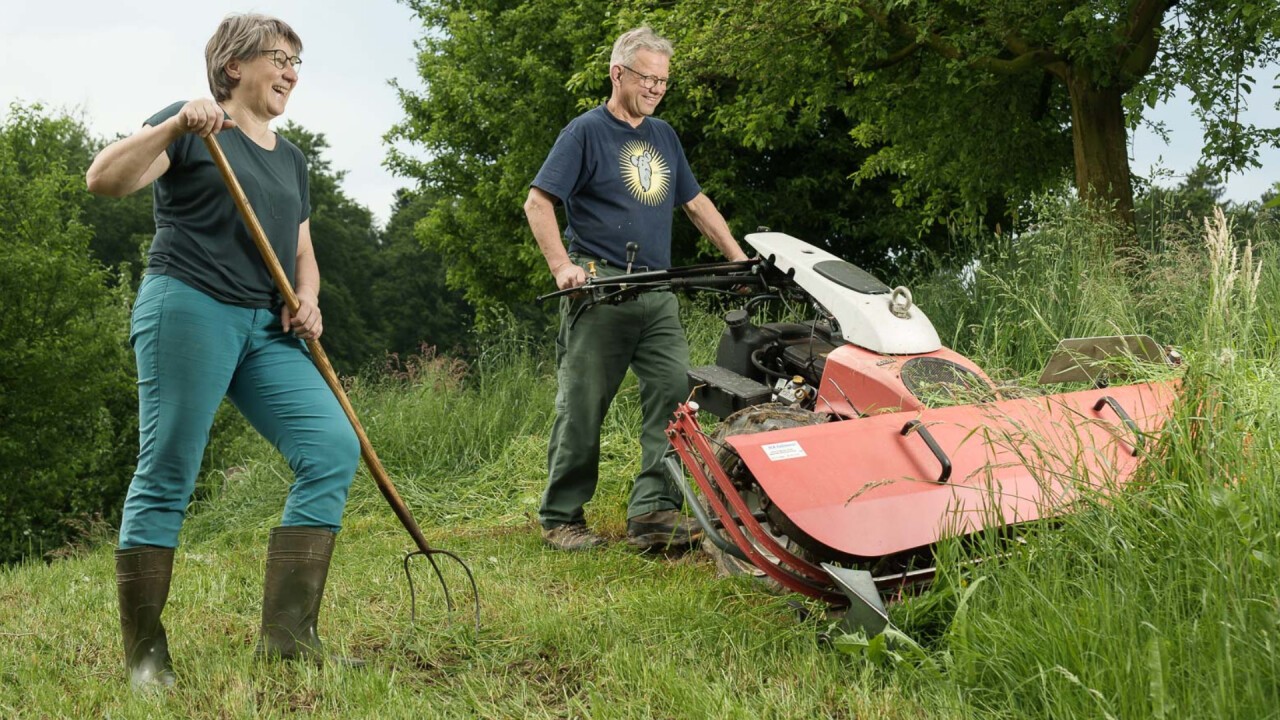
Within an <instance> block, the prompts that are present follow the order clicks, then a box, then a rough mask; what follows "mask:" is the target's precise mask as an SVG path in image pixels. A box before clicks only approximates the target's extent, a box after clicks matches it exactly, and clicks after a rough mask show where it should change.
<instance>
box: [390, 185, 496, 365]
mask: <svg viewBox="0 0 1280 720" xmlns="http://www.w3.org/2000/svg"><path fill="white" fill-rule="evenodd" d="M436 202H438V200H437V198H435V197H434V196H433V195H432V194H431V193H428V192H417V193H415V192H410V191H407V190H402V191H400V192H399V193H398V194H397V195H396V204H395V209H394V211H393V212H392V214H391V220H390V221H388V222H387V227H386V230H384V231H383V234H382V244H381V245H380V246H379V248H378V252H377V255H376V256H375V258H374V268H375V271H374V280H373V284H372V286H371V287H370V288H369V296H370V297H371V298H372V302H373V306H374V307H376V308H378V319H379V320H380V321H381V327H382V346H383V347H384V348H385V349H386V351H387V352H389V353H395V354H398V355H401V356H404V355H408V354H410V353H416V352H419V351H420V350H421V349H422V345H423V344H428V345H433V346H435V347H437V348H440V349H441V350H444V351H447V352H449V353H450V354H453V355H455V356H457V355H465V354H466V348H467V346H468V345H469V344H470V341H471V338H470V337H469V333H470V331H471V326H472V324H473V322H474V319H475V314H474V313H473V312H472V310H471V307H470V306H469V305H467V303H466V302H465V301H464V300H463V299H462V295H461V293H458V292H456V291H451V290H449V289H448V288H447V287H446V286H445V269H444V263H443V262H442V261H441V259H440V256H439V254H437V253H435V252H433V251H431V250H428V249H427V248H425V247H423V245H422V243H420V242H418V239H417V237H416V236H415V235H414V226H415V225H416V224H417V223H418V222H419V221H420V220H421V219H422V218H423V217H425V216H426V215H427V213H428V212H430V210H431V208H432V207H433V206H434V205H435V203H436Z"/></svg>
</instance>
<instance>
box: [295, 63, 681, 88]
mask: <svg viewBox="0 0 1280 720" xmlns="http://www.w3.org/2000/svg"><path fill="white" fill-rule="evenodd" d="M282 67H283V66H282ZM618 67H620V68H622V69H623V70H630V71H631V72H632V73H633V74H634V75H635V76H636V77H638V78H640V87H642V88H644V89H645V90H652V89H653V88H654V87H656V86H658V85H661V86H662V87H663V88H664V89H665V88H668V87H670V79H669V78H664V77H658V76H657V75H645V74H644V73H640V72H637V71H635V70H631V68H629V67H627V66H626V65H618Z"/></svg>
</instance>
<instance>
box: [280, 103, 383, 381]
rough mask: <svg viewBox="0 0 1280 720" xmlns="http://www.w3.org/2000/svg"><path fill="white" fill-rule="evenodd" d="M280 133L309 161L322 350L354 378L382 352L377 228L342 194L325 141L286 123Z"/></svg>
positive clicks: (363, 210) (370, 217) (341, 174)
mask: <svg viewBox="0 0 1280 720" xmlns="http://www.w3.org/2000/svg"><path fill="white" fill-rule="evenodd" d="M280 134H281V135H283V136H284V137H286V138H288V139H289V141H290V142H292V143H293V144H295V145H297V146H298V148H299V149H300V150H302V154H303V155H305V156H306V158H307V170H308V174H309V177H310V183H311V188H310V189H311V238H312V242H313V245H314V246H315V253H316V262H317V263H318V264H319V266H320V309H321V311H322V312H323V313H324V328H325V329H324V338H323V341H324V348H325V353H326V354H327V355H328V356H329V358H330V359H331V360H332V361H333V365H334V368H335V369H338V370H340V371H342V372H345V373H354V372H355V371H357V370H359V369H360V367H361V366H362V365H364V364H366V363H367V362H369V361H370V360H371V359H374V358H376V357H379V356H380V355H381V353H382V351H383V346H382V343H381V337H380V333H379V331H378V326H379V321H378V313H377V310H376V308H375V306H374V305H373V304H372V303H371V302H370V299H369V287H370V286H371V284H372V282H373V278H374V254H375V253H376V252H377V248H378V229H377V227H376V226H375V225H374V222H373V214H372V213H370V212H369V209H368V208H366V207H364V206H363V205H360V204H359V203H357V202H356V201H354V200H352V199H351V198H349V197H347V195H346V194H345V193H343V191H342V187H341V185H342V179H343V177H344V176H345V175H346V173H345V172H343V171H340V170H334V169H333V167H332V165H331V164H330V162H329V160H328V159H326V158H325V157H324V152H325V150H327V149H328V148H329V142H328V141H327V140H326V139H325V136H324V135H323V134H322V133H313V132H310V131H308V130H307V129H305V128H303V127H302V126H301V125H298V124H297V123H294V122H293V121H289V122H287V123H285V125H284V127H282V128H280Z"/></svg>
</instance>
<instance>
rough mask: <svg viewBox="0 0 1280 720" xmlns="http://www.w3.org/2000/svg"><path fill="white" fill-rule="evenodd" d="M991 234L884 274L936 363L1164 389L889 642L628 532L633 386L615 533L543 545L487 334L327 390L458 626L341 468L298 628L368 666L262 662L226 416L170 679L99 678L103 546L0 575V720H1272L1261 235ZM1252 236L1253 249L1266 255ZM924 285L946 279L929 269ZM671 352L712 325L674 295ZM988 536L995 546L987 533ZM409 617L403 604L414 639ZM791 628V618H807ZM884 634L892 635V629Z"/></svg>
mask: <svg viewBox="0 0 1280 720" xmlns="http://www.w3.org/2000/svg"><path fill="white" fill-rule="evenodd" d="M1051 215H1052V219H1050V220H1046V221H1045V222H1043V223H1042V224H1041V225H1040V226H1038V227H1035V228H1032V229H1031V230H1029V231H1027V232H1025V233H1022V234H1021V235H1020V236H1019V237H1017V238H1010V237H1006V236H996V237H990V238H984V239H982V241H981V244H980V245H979V247H980V248H981V252H980V253H979V255H978V259H977V260H976V261H975V262H970V263H967V264H965V266H964V269H963V270H960V271H956V270H954V269H953V270H950V271H945V272H944V271H938V272H932V273H920V274H919V276H918V277H913V278H886V279H887V280H889V281H890V282H891V283H894V284H896V283H898V282H903V281H908V282H909V283H910V285H911V287H912V289H913V294H914V295H915V298H916V301H917V303H919V304H920V305H921V306H922V307H924V308H925V309H926V311H927V312H928V313H929V315H930V317H931V318H932V320H933V321H934V323H935V325H937V327H938V328H939V331H940V334H941V335H942V336H943V338H944V342H946V343H947V344H949V345H951V346H952V347H954V348H956V349H957V350H959V351H961V352H964V353H966V354H968V355H970V356H971V357H973V358H974V359H975V360H977V361H978V362H979V363H980V364H982V365H983V366H984V367H986V368H987V369H988V370H989V372H991V373H992V374H993V375H995V376H996V377H999V378H1000V379H1001V380H1002V381H1005V382H1009V383H1012V384H1025V383H1027V382H1028V378H1033V377H1034V376H1035V375H1036V374H1037V373H1038V371H1039V369H1040V365H1041V363H1042V362H1043V361H1044V359H1045V357H1046V356H1047V354H1048V352H1049V351H1050V350H1051V349H1052V347H1053V345H1054V343H1056V341H1057V340H1058V339H1059V338H1062V337H1082V336H1090V335H1106V334H1119V333H1132V332H1140V333H1144V334H1149V335H1152V336H1153V337H1155V338H1157V339H1158V340H1159V341H1161V342H1167V343H1172V344H1174V345H1176V346H1177V347H1178V348H1179V350H1180V351H1181V352H1182V354H1183V355H1184V356H1185V358H1186V361H1185V363H1184V366H1183V369H1182V370H1181V375H1182V377H1181V383H1182V392H1181V397H1180V399H1179V402H1178V405H1177V408H1176V411H1175V414H1174V416H1173V418H1172V419H1171V420H1170V422H1169V424H1168V426H1167V428H1166V431H1165V432H1164V434H1163V435H1162V436H1161V437H1160V438H1158V439H1155V440H1153V441H1152V442H1150V443H1149V445H1150V446H1151V450H1150V452H1149V453H1148V455H1147V458H1146V462H1145V463H1144V464H1143V466H1142V469H1141V472H1140V473H1139V476H1138V477H1137V478H1136V479H1135V482H1133V483H1132V484H1131V486H1130V487H1129V488H1127V489H1126V490H1125V491H1124V492H1122V493H1119V494H1116V495H1112V496H1110V497H1108V498H1107V499H1106V500H1105V501H1102V500H1099V501H1096V502H1081V503H1079V507H1078V509H1077V512H1075V513H1074V514H1072V515H1070V516H1067V517H1064V518H1062V519H1061V520H1059V521H1057V522H1054V523H1052V524H1048V523H1046V524H1044V525H1042V526H1037V527H1034V528H1029V529H1028V530H1027V531H1026V532H1025V534H1024V536H1023V537H1024V540H1025V542H1023V543H1021V544H1018V545H1016V546H1014V547H1013V548H1012V549H1010V548H1009V547H1008V546H1007V545H1002V546H1001V551H1000V552H998V553H993V554H992V556H991V558H990V559H989V560H988V561H987V562H983V563H981V564H980V565H972V564H965V563H962V562H961V560H963V559H964V558H963V557H962V555H963V554H964V553H968V552H972V547H966V548H961V547H959V546H957V545H953V544H947V545H944V546H943V547H941V548H939V560H940V568H941V569H942V572H941V573H940V576H939V578H938V580H937V582H936V583H935V585H934V587H933V588H932V589H930V590H929V591H927V592H925V593H923V594H921V595H919V596H916V597H912V598H909V599H907V600H905V601H902V602H898V603H895V604H892V605H890V608H889V610H890V617H891V620H892V621H893V622H894V624H895V626H896V628H897V630H896V633H897V634H896V635H895V636H894V637H891V638H889V639H887V640H886V639H883V638H881V639H878V640H870V641H868V640H866V639H863V638H854V637H840V636H838V635H837V636H834V637H833V636H832V634H831V633H830V627H831V623H830V621H829V620H828V619H827V618H825V617H824V616H823V614H822V613H821V612H820V608H817V607H814V606H812V605H810V604H807V603H798V601H797V600H796V598H794V597H786V596H777V595H773V594H770V593H768V592H766V591H765V590H763V589H762V588H760V587H758V586H757V585H755V584H753V583H752V582H751V581H750V580H747V579H743V578H725V577H719V576H717V574H716V571H715V567H714V564H713V563H712V562H711V561H710V560H709V559H708V558H707V557H706V556H704V555H702V554H700V553H694V554H689V555H685V556H682V557H676V558H668V557H661V556H648V555H640V554H637V553H635V552H633V551H631V550H629V549H628V548H627V547H626V545H625V543H623V542H622V539H623V537H624V524H625V518H624V514H625V498H626V495H627V491H628V487H627V483H628V480H627V479H628V478H629V477H630V476H631V475H632V474H633V473H634V472H635V471H636V470H637V463H638V452H637V449H636V447H635V441H634V436H635V428H636V427H637V426H638V422H639V402H638V395H637V388H636V386H635V383H634V381H633V380H628V382H627V383H626V384H625V385H624V388H623V390H622V392H621V394H620V395H619V397H618V399H617V401H616V402H615V405H614V408H613V410H612V411H611V413H610V416H609V419H608V421H607V424H606V428H605V434H604V437H603V450H602V453H603V455H602V477H603V478H604V481H603V483H602V487H601V490H600V492H599V493H598V494H597V496H596V499H595V500H594V501H593V502H592V503H591V504H590V505H589V506H588V513H589V518H590V520H591V522H592V524H593V525H594V526H595V527H597V528H598V529H599V530H600V531H602V533H603V534H605V535H606V536H608V537H609V538H610V539H611V540H612V541H613V542H611V543H610V544H609V546H608V547H607V548H605V549H603V550H601V551H599V552H590V553H581V554H564V553H557V552H554V551H551V550H549V549H547V548H546V547H545V546H544V545H543V544H542V542H541V540H540V537H539V535H538V532H537V526H536V522H535V519H534V518H535V515H536V509H537V505H538V500H539V497H540V493H541V490H542V485H543V482H544V472H545V450H546V436H547V431H548V429H549V426H550V421H551V407H552V400H553V397H554V393H555V382H554V376H553V369H552V366H551V363H550V360H549V359H548V352H547V348H545V347H543V344H542V343H540V342H537V341H534V340H531V339H528V338H525V337H523V336H521V335H520V334H519V333H517V332H514V331H512V332H510V333H501V332H496V333H494V334H493V335H494V337H493V339H492V340H491V341H490V342H489V343H488V345H487V346H486V347H487V350H486V351H485V352H483V353H482V354H480V355H479V356H478V357H477V359H476V360H475V361H474V362H472V363H470V364H468V365H463V364H461V363H459V362H457V361H455V360H451V359H449V358H446V357H443V356H436V355H434V354H432V353H429V352H428V353H426V354H424V355H421V356H415V357H413V358H407V359H405V360H404V361H403V362H399V363H397V364H396V365H395V367H394V368H393V371H391V372H388V371H385V370H384V371H379V372H368V373H365V374H362V375H360V376H358V377H355V378H352V379H349V381H348V383H349V387H350V392H351V396H352V398H353V400H354V402H355V405H356V407H357V410H358V412H359V414H360V416H361V419H362V421H363V423H364V425H365V427H366V428H367V430H368V432H369V435H370V439H371V441H372V443H373V445H374V447H375V448H376V449H377V450H378V453H379V455H380V457H381V458H382V460H383V462H384V464H385V465H386V467H387V470H388V471H389V473H390V475H391V477H392V478H393V480H394V481H395V482H396V484H397V486H398V488H399V489H400V492H401V494H402V496H403V497H404V499H405V500H406V502H407V503H408V505H409V507H410V508H412V509H413V511H414V513H415V515H416V517H417V519H418V521H419V522H420V523H421V524H422V526H423V528H424V531H425V532H426V535H427V538H428V540H429V541H430V542H431V543H433V544H435V545H438V546H440V547H444V548H447V549H449V550H452V551H454V552H457V553H458V554H460V555H461V556H462V557H464V558H466V559H467V561H468V562H469V563H470V565H471V567H472V569H473V570H474V572H475V576H476V579H477V582H478V584H479V599H480V602H481V626H480V627H479V629H477V628H476V627H475V626H474V624H473V622H472V616H471V614H470V610H469V607H470V606H469V603H470V602H471V600H472V598H471V596H470V593H469V590H468V587H469V586H468V585H467V584H466V579H465V577H464V576H463V574H462V573H461V571H460V570H458V569H457V568H456V567H455V566H452V565H451V564H449V563H447V562H446V563H444V564H443V565H442V568H443V570H444V572H445V576H446V578H447V579H448V581H449V586H450V588H451V590H452V591H453V592H454V599H455V600H456V601H457V605H458V607H457V609H456V610H454V611H452V612H450V611H448V610H447V609H446V608H445V603H444V598H443V596H442V594H441V591H440V588H439V586H438V585H437V584H436V583H435V581H434V579H433V578H432V576H431V574H430V570H429V568H428V567H427V566H426V565H425V563H423V562H422V561H421V559H418V560H415V561H414V565H413V567H414V589H415V597H414V598H412V599H411V596H410V589H409V585H408V584H407V583H406V580H405V575H404V569H403V567H402V559H403V556H404V554H405V552H406V551H408V550H409V549H411V541H410V540H409V538H408V537H407V535H405V533H404V532H403V530H402V529H401V528H400V527H399V526H398V524H397V522H396V520H395V518H394V517H393V516H392V515H391V513H390V511H389V510H388V509H387V508H386V506H385V503H384V502H383V500H382V498H381V496H380V495H379V494H378V493H377V490H376V489H375V487H374V486H373V483H372V481H371V480H370V478H369V477H368V475H367V472H366V471H365V470H363V469H362V470H361V472H360V474H359V476H358V477H357V478H356V482H355V485H354V486H353V490H352V495H351V501H350V504H349V506H348V511H347V516H346V518H347V519H346V525H345V528H344V530H343V532H342V534H341V535H340V536H339V541H338V549H337V551H336V554H335V560H334V568H333V572H332V574H331V576H330V584H329V589H328V591H327V593H326V597H325V605H324V609H323V612H322V615H321V628H320V629H321V634H322V636H323V637H325V638H326V640H327V642H329V643H330V644H331V645H332V646H333V647H334V649H336V650H340V651H341V652H344V653H347V654H351V655H354V656H358V657H361V658H364V659H366V660H368V661H369V662H370V666H369V667H368V668H366V669H364V670H361V671H351V670H342V669H338V668H335V667H324V668H312V667H304V666H294V665H278V664H273V663H263V662H258V661H255V659H254V658H253V644H254V642H255V639H256V633H257V626H258V622H259V617H258V612H259V603H260V592H261V581H262V578H261V575H262V566H263V559H264V555H265V547H266V538H267V532H268V530H269V529H270V528H271V527H272V526H273V525H275V524H276V523H277V520H278V516H279V512H280V508H281V506H282V503H283V498H284V495H285V492H286V491H287V487H288V483H289V479H290V478H289V473H288V469H287V467H286V465H285V464H284V462H283V460H281V459H280V458H278V457H276V456H275V454H274V451H272V450H271V448H269V447H268V446H266V445H265V443H263V442H262V441H261V440H260V439H258V438H257V437H256V436H254V435H253V434H252V433H251V432H249V431H247V430H246V428H244V426H243V423H242V422H241V421H239V420H238V419H237V418H236V417H234V415H233V414H230V413H227V414H225V415H224V416H223V417H222V418H220V422H219V425H218V430H219V432H218V435H217V438H216V440H215V442H216V443H217V444H218V447H217V452H216V453H215V455H216V456H217V457H219V458H231V459H232V461H224V462H222V463H221V465H220V466H219V467H209V468H206V471H205V474H204V476H203V478H202V480H201V484H200V488H199V491H198V493H197V498H196V500H195V502H193V505H192V507H191V509H190V512H189V517H188V520H187V524H186V527H185V529H184V535H183V539H182V542H183V544H182V547H181V548H180V549H179V551H178V555H177V560H176V564H175V569H174V582H173V589H172V592H171V596H170V602H169V605H168V607H167V609H166V612H165V624H166V627H167V629H168V633H169V639H170V648H171V651H172V653H173V656H174V659H175V666H176V670H177V672H178V674H179V684H178V685H177V686H176V687H175V688H174V689H173V690H172V691H169V692H167V693H153V694H145V695H140V696H139V695H134V694H132V693H130V691H129V690H128V688H127V687H126V685H125V683H124V680H123V672H122V667H121V659H120V649H119V643H120V637H119V626H118V623H117V619H116V609H115V602H116V601H115V585H114V582H113V575H112V567H113V565H112V550H113V537H112V534H111V529H110V528H106V527H97V528H90V529H89V531H88V532H87V534H86V536H85V538H84V540H83V542H81V543H79V544H77V545H75V546H73V547H68V548H64V549H63V550H61V551H59V552H58V553H56V554H55V556H54V557H52V558H50V559H49V560H47V561H39V560H30V561H27V562H25V563H23V564H20V565H15V566H11V567H6V568H4V569H0V715H3V716H4V717H17V718H26V717H30V718H61V717H76V718H79V717H111V718H144V717H197V718H225V717H285V716H290V715H293V714H295V713H306V714H308V715H312V716H316V717H334V718H336V717H344V718H347V717H379V718H382V717H392V718H398V717H404V718H409V717H415V718H416V717H592V718H647V717H653V718H695V717H696V718H701V717H728V718H734V717H765V718H786V717H795V718H812V717H848V718H853V717H877V718H920V717H929V718H993V717H994V718H1026V717H1044V718H1076V717H1081V718H1085V717H1088V718H1093V717H1099V718H1103V717H1106V718H1267V717H1276V716H1277V715H1280V711H1278V710H1277V709H1276V708H1277V707H1280V680H1278V678H1280V660H1278V659H1277V650H1280V594H1278V593H1277V591H1276V590H1277V588H1278V587H1280V492H1278V490H1277V482H1276V479H1277V478H1276V470H1275V468H1277V467H1278V466H1280V464H1278V462H1277V461H1278V460H1280V411H1278V410H1277V407H1278V405H1280V381H1278V380H1277V377H1276V367H1277V364H1276V361H1277V357H1276V352H1277V343H1276V340H1277V335H1280V326H1278V325H1277V311H1280V272H1278V271H1277V268H1276V259H1277V258H1276V248H1275V240H1276V239H1277V233H1276V232H1275V231H1274V226H1273V225H1272V226H1259V228H1258V229H1256V230H1254V231H1251V232H1250V233H1248V234H1244V233H1240V234H1233V233H1232V230H1231V228H1230V226H1229V224H1228V223H1227V222H1226V221H1225V220H1215V219H1210V221H1209V222H1208V223H1207V224H1204V225H1202V224H1200V223H1199V221H1196V222H1193V223H1190V224H1188V223H1182V224H1177V225H1171V226H1169V227H1168V228H1161V229H1160V230H1159V232H1157V233H1155V234H1154V235H1153V238H1154V239H1152V240H1150V241H1149V242H1147V243H1145V245H1144V247H1143V248H1142V249H1141V251H1139V252H1137V253H1131V254H1129V255H1127V256H1124V257H1125V259H1124V260H1123V261H1118V260H1116V259H1115V258H1116V257H1117V254H1116V253H1114V252H1112V251H1111V248H1112V246H1113V243H1115V242H1119V241H1120V240H1122V238H1120V237H1119V236H1117V235H1115V234H1114V233H1113V232H1112V231H1110V230H1107V229H1106V227H1105V226H1104V225H1100V224H1099V223H1097V222H1095V221H1094V220H1093V219H1092V218H1090V217H1089V216H1088V215H1087V214H1086V213H1084V212H1083V211H1082V210H1080V209H1079V208H1073V207H1070V206H1068V207H1063V208H1060V209H1059V210H1058V211H1057V212H1056V213H1051ZM1269 233H1270V234H1269ZM940 266H941V267H954V265H951V266H948V265H947V264H946V263H942V264H940ZM686 310H687V318H686V323H687V328H688V331H689V335H690V344H691V347H692V348H693V350H694V353H695V357H694V361H695V363H701V362H707V361H709V360H710V359H711V356H712V354H713V352H714V345H715V338H716V337H717V336H718V334H719V332H720V329H721V327H722V324H721V322H720V320H719V319H718V318H717V317H716V316H715V315H714V314H713V313H711V312H709V311H708V310H707V309H706V308H703V307H700V306H699V304H698V303H697V302H689V303H686ZM993 542H994V541H993ZM411 608H412V609H413V610H414V612H413V613H412V615H413V616H412V618H411ZM806 610H807V611H808V612H803V611H806ZM895 638H897V639H895Z"/></svg>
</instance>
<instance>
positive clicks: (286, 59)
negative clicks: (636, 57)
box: [262, 48, 653, 87]
mask: <svg viewBox="0 0 1280 720" xmlns="http://www.w3.org/2000/svg"><path fill="white" fill-rule="evenodd" d="M262 54H263V55H266V56H268V57H270V58H271V62H272V63H274V64H275V66H276V68H278V69H280V70H283V69H284V66H285V65H286V64H287V65H292V66H293V69H294V70H297V69H298V66H299V65H301V64H302V58H300V57H298V56H297V55H289V54H287V53H285V51H283V50H281V49H279V48H276V49H274V50H263V51H262ZM649 87H653V86H652V85H650V86H649Z"/></svg>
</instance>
